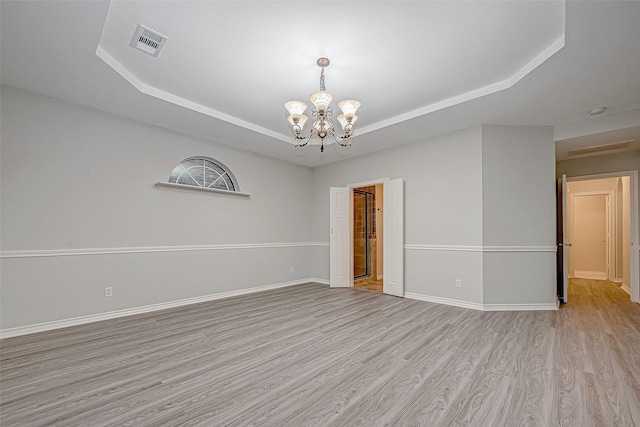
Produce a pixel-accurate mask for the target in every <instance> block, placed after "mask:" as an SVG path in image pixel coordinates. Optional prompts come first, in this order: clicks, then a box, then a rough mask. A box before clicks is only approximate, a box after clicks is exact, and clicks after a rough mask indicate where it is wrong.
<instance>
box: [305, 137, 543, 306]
mask: <svg viewBox="0 0 640 427" xmlns="http://www.w3.org/2000/svg"><path fill="white" fill-rule="evenodd" d="M356 143H357V142H356ZM554 156H555V155H554V143H553V135H552V129H551V128H545V127H504V126H483V127H477V128H473V129H468V130H464V131H459V132H455V133H451V134H448V135H445V136H440V137H435V138H430V139H426V140H423V141H418V142H415V143H412V144H407V145H404V146H402V147H400V148H396V149H392V150H388V151H382V152H378V153H374V154H371V155H369V156H364V157H361V158H357V159H350V160H345V161H342V162H340V163H335V164H331V165H327V166H323V167H320V168H316V169H314V171H313V182H314V202H313V206H314V222H313V240H314V241H328V239H329V237H328V236H329V234H328V229H329V216H328V214H329V203H328V202H329V187H332V186H338V187H339V186H346V185H348V184H352V183H357V182H362V181H368V180H372V179H376V178H384V177H387V178H402V179H404V181H405V244H406V246H407V247H406V249H405V291H406V292H408V293H412V294H417V295H421V296H428V297H429V298H431V299H433V300H437V299H440V300H451V302H453V301H455V302H466V303H470V304H489V305H490V304H503V305H504V304H553V303H554V302H555V181H554V167H555V157H554ZM494 246H500V250H499V251H494V250H493V249H491V247H494ZM326 253H328V249H327V250H326ZM326 257H327V255H326V254H325V259H326ZM327 263H328V262H327ZM316 274H317V275H318V276H319V277H325V278H326V277H328V270H327V271H317V272H316ZM456 279H461V280H462V284H463V286H462V288H456V287H455V281H456Z"/></svg>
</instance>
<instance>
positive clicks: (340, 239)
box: [329, 187, 353, 288]
mask: <svg viewBox="0 0 640 427" xmlns="http://www.w3.org/2000/svg"><path fill="white" fill-rule="evenodd" d="M349 193H350V191H349V189H348V188H346V187H345V188H342V187H331V188H330V191H329V194H330V197H331V200H330V202H329V211H330V219H329V227H330V230H329V233H330V235H329V257H330V259H329V286H330V287H332V288H348V287H350V286H351V276H353V274H352V272H351V263H350V262H349V242H350V240H349V221H350V218H349Z"/></svg>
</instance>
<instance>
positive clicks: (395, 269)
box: [382, 179, 404, 297]
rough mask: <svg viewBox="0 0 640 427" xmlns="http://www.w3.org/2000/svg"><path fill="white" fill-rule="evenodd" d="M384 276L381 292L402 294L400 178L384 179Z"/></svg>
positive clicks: (402, 213) (401, 198)
mask: <svg viewBox="0 0 640 427" xmlns="http://www.w3.org/2000/svg"><path fill="white" fill-rule="evenodd" d="M383 185H384V210H383V223H384V226H383V227H384V251H383V252H384V256H383V271H384V278H383V283H382V292H384V293H385V294H389V295H395V296H398V297H403V296H404V185H403V182H402V179H394V180H390V181H384V182H383Z"/></svg>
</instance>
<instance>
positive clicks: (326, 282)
mask: <svg viewBox="0 0 640 427" xmlns="http://www.w3.org/2000/svg"><path fill="white" fill-rule="evenodd" d="M309 282H313V283H320V284H321V285H328V284H329V279H318V278H317V277H310V278H309V279H307V281H306V282H305V283H309Z"/></svg>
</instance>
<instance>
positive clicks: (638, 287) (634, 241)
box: [563, 170, 640, 303]
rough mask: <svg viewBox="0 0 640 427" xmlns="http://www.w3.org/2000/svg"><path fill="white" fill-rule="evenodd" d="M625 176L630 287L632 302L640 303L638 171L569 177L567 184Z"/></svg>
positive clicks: (564, 214)
mask: <svg viewBox="0 0 640 427" xmlns="http://www.w3.org/2000/svg"><path fill="white" fill-rule="evenodd" d="M623 176H628V177H629V187H630V188H629V192H630V195H629V196H630V200H629V202H630V203H629V205H630V206H629V208H630V209H631V212H630V222H631V224H630V226H631V227H630V229H631V236H629V240H630V245H631V247H630V252H629V258H630V259H629V263H630V265H629V268H630V270H631V271H630V276H631V283H630V284H629V287H630V288H631V301H633V302H636V303H640V247H639V244H640V229H639V224H638V212H639V211H638V171H637V170H630V171H619V172H606V173H599V174H590V175H576V176H571V177H567V182H571V181H590V180H595V179H603V178H619V177H623ZM566 215H567V213H566V212H563V216H565V217H566Z"/></svg>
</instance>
